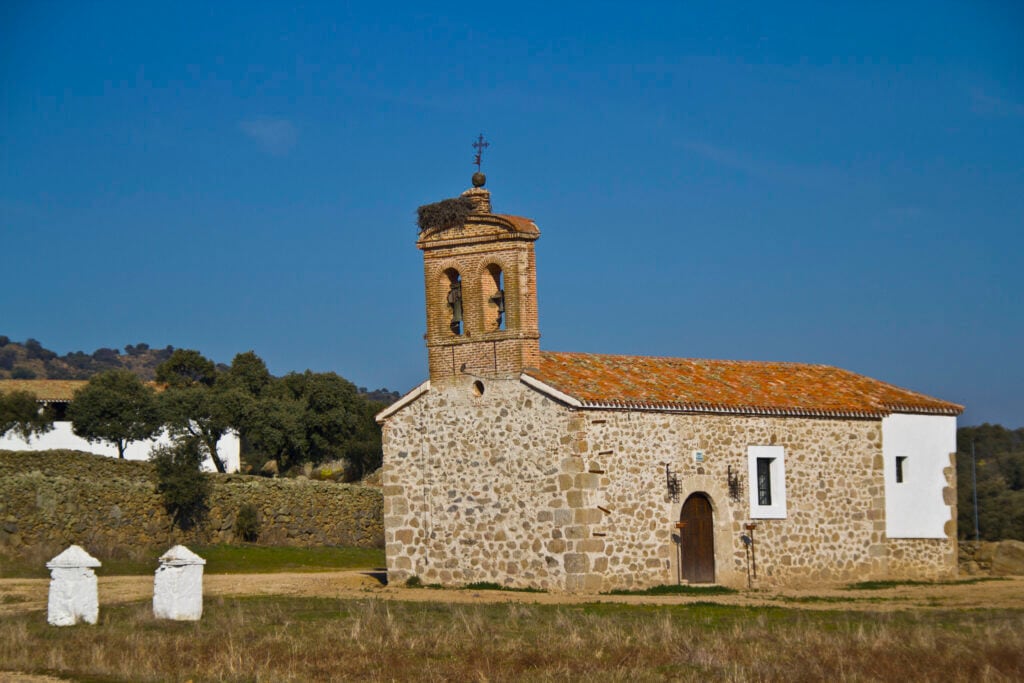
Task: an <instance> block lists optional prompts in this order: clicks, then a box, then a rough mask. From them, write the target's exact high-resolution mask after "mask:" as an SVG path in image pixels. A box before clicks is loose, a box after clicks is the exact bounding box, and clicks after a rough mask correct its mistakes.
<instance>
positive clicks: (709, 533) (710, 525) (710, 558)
mask: <svg viewBox="0 0 1024 683" xmlns="http://www.w3.org/2000/svg"><path fill="white" fill-rule="evenodd" d="M679 522H680V524H681V528H680V530H679V542H680V545H681V552H682V558H681V561H682V564H681V575H682V578H683V580H684V581H688V582H689V583H714V582H715V519H714V511H713V510H712V507H711V499H710V498H709V497H708V495H707V494H706V493H693V494H690V496H689V497H688V498H687V499H686V502H685V503H683V508H682V510H681V511H680V512H679Z"/></svg>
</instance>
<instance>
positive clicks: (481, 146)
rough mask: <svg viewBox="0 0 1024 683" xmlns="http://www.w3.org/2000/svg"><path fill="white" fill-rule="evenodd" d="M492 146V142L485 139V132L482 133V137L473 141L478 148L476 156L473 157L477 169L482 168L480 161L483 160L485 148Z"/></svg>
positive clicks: (476, 148) (475, 147)
mask: <svg viewBox="0 0 1024 683" xmlns="http://www.w3.org/2000/svg"><path fill="white" fill-rule="evenodd" d="M490 146H491V143H489V142H485V141H484V134H483V133H480V137H478V138H477V139H476V142H474V143H473V149H475V150H476V156H474V157H473V163H474V164H476V170H477V171H479V170H480V162H481V160H482V157H483V154H484V150H485V149H487V148H488V147H490Z"/></svg>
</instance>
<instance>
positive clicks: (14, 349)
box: [0, 335, 174, 380]
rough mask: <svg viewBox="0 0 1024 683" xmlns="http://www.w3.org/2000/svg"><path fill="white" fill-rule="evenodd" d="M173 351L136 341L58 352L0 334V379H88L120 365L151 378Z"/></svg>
mask: <svg viewBox="0 0 1024 683" xmlns="http://www.w3.org/2000/svg"><path fill="white" fill-rule="evenodd" d="M173 351H174V347H173V346H167V347H165V348H162V349H154V348H150V346H149V344H144V343H139V344H134V345H133V344H129V345H128V346H126V347H124V352H123V353H122V352H121V351H119V350H118V349H108V348H101V349H96V350H95V351H93V352H92V353H85V352H83V351H72V352H70V353H66V354H64V355H63V356H59V355H57V353H56V352H55V351H51V350H50V349H48V348H46V347H45V346H43V345H42V344H41V343H40V342H39V341H37V340H35V339H31V338H30V339H26V340H25V341H24V342H16V341H11V339H9V338H8V337H6V336H2V335H0V379H89V378H90V377H92V376H93V375H95V374H98V373H100V372H104V371H106V370H114V369H118V368H124V369H127V370H131V371H132V372H134V373H135V374H136V375H138V376H139V377H141V378H143V379H145V380H152V379H153V377H154V375H155V372H156V366H158V365H160V363H162V362H164V361H165V360H167V359H168V358H169V357H170V355H171V353H173Z"/></svg>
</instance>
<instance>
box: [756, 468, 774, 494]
mask: <svg viewBox="0 0 1024 683" xmlns="http://www.w3.org/2000/svg"><path fill="white" fill-rule="evenodd" d="M774 459H775V458H758V459H757V504H758V505H771V504H772V460H774Z"/></svg>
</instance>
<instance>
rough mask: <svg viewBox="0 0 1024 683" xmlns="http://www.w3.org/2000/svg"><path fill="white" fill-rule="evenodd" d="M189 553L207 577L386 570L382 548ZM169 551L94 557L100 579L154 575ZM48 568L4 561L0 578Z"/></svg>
mask: <svg viewBox="0 0 1024 683" xmlns="http://www.w3.org/2000/svg"><path fill="white" fill-rule="evenodd" d="M189 549H190V550H192V552H194V553H196V554H197V555H199V556H200V557H202V558H203V559H205V560H206V567H205V572H206V573H207V574H269V573H275V572H327V571H337V570H342V569H375V568H380V567H383V566H384V551H383V550H382V549H380V548H349V547H341V546H320V547H315V548H292V547H281V546H261V545H248V544H242V545H197V546H190V548H189ZM87 550H88V549H87ZM166 551H167V548H152V549H150V550H149V551H148V552H145V551H140V552H137V553H135V554H134V556H133V557H104V556H103V554H102V553H99V554H97V553H93V554H94V555H95V556H96V558H97V559H98V560H99V561H100V562H102V563H103V566H102V567H100V568H99V569H97V570H96V573H97V574H98V575H100V576H141V575H144V574H152V573H153V572H154V571H156V568H157V566H159V562H158V561H157V558H159V557H160V555H162V554H163V553H164V552H166ZM45 565H46V560H40V559H39V558H18V557H14V558H9V557H5V558H3V559H2V561H0V576H4V577H8V578H45V577H48V576H49V575H50V574H49V572H48V571H47V569H46V566H45Z"/></svg>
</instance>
